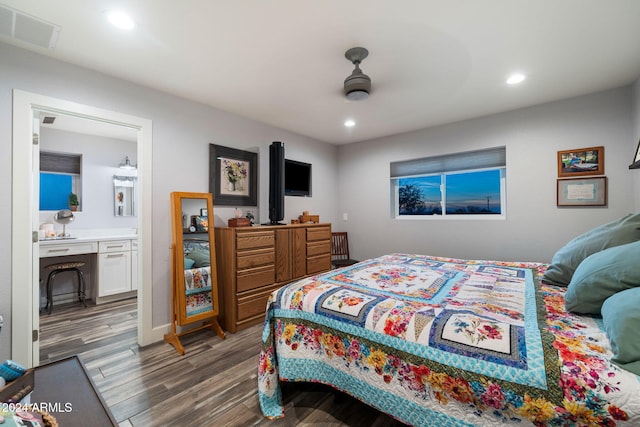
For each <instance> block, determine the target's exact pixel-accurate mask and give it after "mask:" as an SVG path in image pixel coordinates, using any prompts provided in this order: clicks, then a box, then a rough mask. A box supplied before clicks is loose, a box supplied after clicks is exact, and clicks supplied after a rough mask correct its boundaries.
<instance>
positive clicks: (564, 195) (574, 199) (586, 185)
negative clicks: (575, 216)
mask: <svg viewBox="0 0 640 427" xmlns="http://www.w3.org/2000/svg"><path fill="white" fill-rule="evenodd" d="M557 191H558V192H557V205H558V206H606V205H607V177H606V176H599V177H595V178H570V179H559V180H558V190H557Z"/></svg>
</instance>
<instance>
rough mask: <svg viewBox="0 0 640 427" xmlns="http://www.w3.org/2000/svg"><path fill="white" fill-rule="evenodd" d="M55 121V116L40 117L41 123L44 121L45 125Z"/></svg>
mask: <svg viewBox="0 0 640 427" xmlns="http://www.w3.org/2000/svg"><path fill="white" fill-rule="evenodd" d="M55 121H56V118H55V117H54V116H44V118H43V119H42V123H44V124H45V125H51V124H53V122H55Z"/></svg>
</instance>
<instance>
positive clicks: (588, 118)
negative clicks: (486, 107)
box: [334, 87, 637, 261]
mask: <svg viewBox="0 0 640 427" xmlns="http://www.w3.org/2000/svg"><path fill="white" fill-rule="evenodd" d="M631 95H632V94H631V88H630V87H625V88H620V89H615V90H610V91H606V92H602V93H597V94H592V95H588V96H582V97H578V98H574V99H568V100H563V101H559V102H553V103H549V104H545V105H540V106H536V107H531V108H525V109H520V110H516V111H511V112H507V113H503V114H498V115H493V116H489V117H484V118H479V119H474V120H467V121H463V122H458V123H454V124H450V125H445V126H438V127H434V128H430V129H424V130H420V131H417V132H411V133H405V134H401V135H394V136H390V137H386V138H380V139H377V140H374V141H367V142H362V143H356V144H349V145H346V146H341V147H340V148H339V177H338V183H339V188H340V204H339V206H340V212H339V213H338V217H339V218H340V221H339V222H338V223H336V224H335V226H334V228H335V229H343V230H346V231H348V232H349V243H350V247H351V252H352V253H351V255H352V257H354V258H356V259H365V258H369V257H373V256H378V255H381V254H384V253H390V252H414V253H421V254H428V255H441V256H450V257H459V258H472V259H499V260H522V261H549V260H550V259H551V257H552V256H553V254H554V253H555V251H556V250H557V249H558V248H559V247H560V246H562V245H563V244H564V243H565V242H566V241H568V240H569V239H571V238H572V237H574V236H575V235H577V234H580V233H582V232H583V231H585V230H587V229H589V228H591V227H593V226H596V225H598V224H601V223H604V222H607V221H609V220H611V219H614V218H617V217H620V216H623V215H625V214H627V213H630V212H632V211H633V210H634V198H633V197H632V196H630V195H631V194H633V189H634V184H633V173H632V171H629V170H628V165H629V161H630V159H631V157H632V153H631V152H630V151H631V150H630V146H631V144H630V141H631V140H633V139H634V138H633V137H632V117H631V116H632V114H631ZM635 140H637V137H636V138H635ZM503 145H504V146H506V147H507V220H504V221H499V220H485V221H481V220H459V219H458V220H442V219H433V220H395V219H392V215H391V198H390V183H389V162H392V161H398V160H406V159H411V158H419V157H427V156H433V155H439V154H449V153H455V152H457V151H467V150H474V149H480V148H488V147H495V146H503ZM601 145H602V146H604V147H605V156H604V157H605V175H606V176H607V177H608V196H609V197H608V200H609V201H608V206H607V207H588V208H584V207H572V208H558V207H556V179H557V165H556V159H557V152H558V151H560V150H570V149H574V148H586V147H593V146H601ZM342 213H348V218H349V220H348V221H346V222H345V221H342V219H341V218H342Z"/></svg>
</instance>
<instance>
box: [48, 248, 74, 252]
mask: <svg viewBox="0 0 640 427" xmlns="http://www.w3.org/2000/svg"><path fill="white" fill-rule="evenodd" d="M68 250H69V248H62V249H49V250H48V251H47V252H67V251H68Z"/></svg>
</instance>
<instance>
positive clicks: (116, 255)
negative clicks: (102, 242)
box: [107, 254, 124, 258]
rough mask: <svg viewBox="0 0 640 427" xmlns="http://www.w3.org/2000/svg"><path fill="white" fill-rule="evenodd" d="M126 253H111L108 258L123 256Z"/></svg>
mask: <svg viewBox="0 0 640 427" xmlns="http://www.w3.org/2000/svg"><path fill="white" fill-rule="evenodd" d="M123 256H124V254H109V255H107V258H119V257H123Z"/></svg>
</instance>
